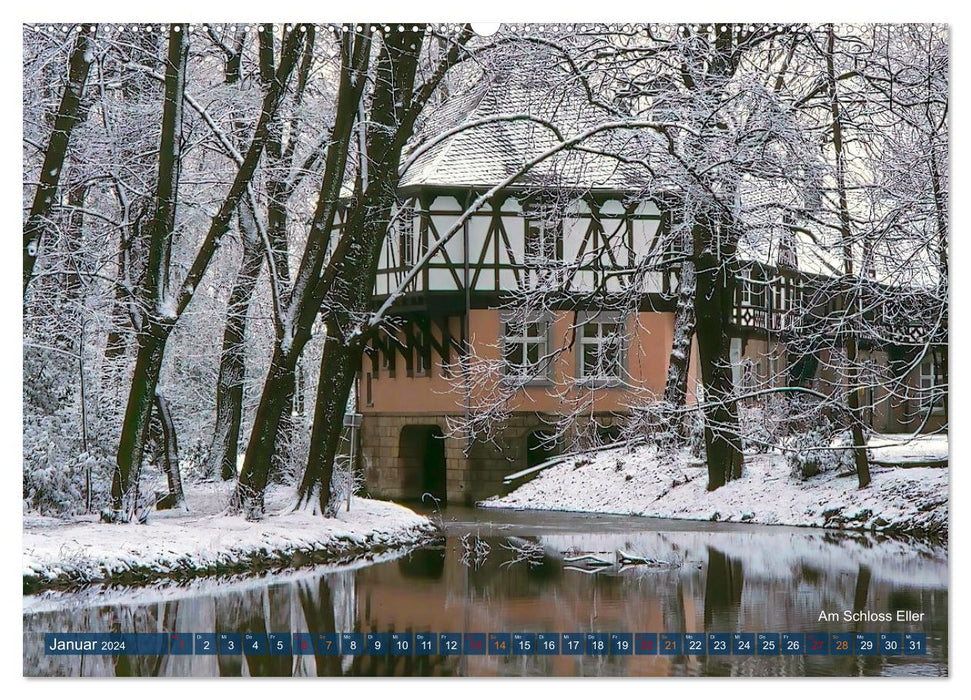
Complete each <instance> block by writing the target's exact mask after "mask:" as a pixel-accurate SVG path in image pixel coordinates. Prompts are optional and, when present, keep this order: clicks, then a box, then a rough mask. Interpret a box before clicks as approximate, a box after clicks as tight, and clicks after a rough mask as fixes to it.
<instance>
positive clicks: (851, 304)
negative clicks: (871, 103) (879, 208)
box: [826, 24, 870, 489]
mask: <svg viewBox="0 0 971 700" xmlns="http://www.w3.org/2000/svg"><path fill="white" fill-rule="evenodd" d="M827 34H828V41H827V52H826V76H827V78H828V80H829V93H830V95H829V96H830V112H831V114H832V118H833V150H834V151H835V152H836V191H837V195H838V198H839V219H840V234H841V236H842V239H843V271H844V272H845V274H846V276H847V279H848V280H850V281H851V282H852V276H853V240H852V230H851V223H850V221H851V219H850V207H849V202H848V200H847V194H846V156H845V153H844V151H843V119H842V116H841V112H840V101H839V93H838V91H837V87H836V67H835V64H834V58H833V55H834V51H835V44H836V34H835V32H834V29H833V25H832V24H831V25H829V31H828V33H827ZM861 272H862V271H861ZM846 301H847V303H846V304H844V313H846V314H847V316H848V319H849V328H848V329H847V330H848V332H847V333H846V341H845V352H846V364H847V375H846V384H847V391H846V403H847V408H848V409H849V414H850V431H851V433H852V436H853V461H854V462H855V463H856V476H857V482H858V483H859V486H860V488H861V489H862V488H864V487H865V486H867V485H869V483H870V464H869V461H868V459H867V454H866V436H865V435H864V434H863V420H862V418H863V417H862V415H861V413H860V395H859V391H860V387H859V367H858V365H857V339H856V332H857V328H859V321H858V319H857V313H858V312H859V311H860V304H859V302H858V298H857V295H856V294H854V293H852V292H851V293H850V294H848V295H847V299H846Z"/></svg>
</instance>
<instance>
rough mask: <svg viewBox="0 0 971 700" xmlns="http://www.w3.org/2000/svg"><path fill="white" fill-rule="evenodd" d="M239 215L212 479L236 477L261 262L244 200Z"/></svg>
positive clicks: (218, 388)
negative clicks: (239, 246)
mask: <svg viewBox="0 0 971 700" xmlns="http://www.w3.org/2000/svg"><path fill="white" fill-rule="evenodd" d="M238 217H239V230H240V238H241V239H242V241H243V258H242V260H241V261H240V265H239V271H238V272H237V273H236V282H235V283H234V285H233V290H232V292H231V293H230V295H229V307H228V310H227V312H226V326H225V329H224V331H223V345H222V354H221V356H220V360H219V380H218V382H217V385H216V425H215V429H214V431H213V436H212V443H211V444H210V447H209V457H208V460H207V462H206V468H205V475H206V478H207V479H214V478H215V477H216V474H217V473H218V474H219V475H220V477H221V478H222V479H223V480H229V479H234V478H236V455H237V453H238V452H239V432H240V425H241V423H242V419H243V380H244V379H245V376H246V357H245V353H244V346H243V344H244V342H245V339H246V319H247V316H248V315H249V306H250V302H251V301H252V298H253V290H254V289H255V288H256V282H257V279H258V277H259V274H260V268H261V267H262V266H263V245H262V242H261V241H260V238H259V234H258V233H257V231H256V224H255V222H254V220H253V218H254V215H253V211H252V209H251V207H250V205H249V203H248V202H247V201H246V200H244V201H243V202H242V203H241V204H240V207H239V211H238Z"/></svg>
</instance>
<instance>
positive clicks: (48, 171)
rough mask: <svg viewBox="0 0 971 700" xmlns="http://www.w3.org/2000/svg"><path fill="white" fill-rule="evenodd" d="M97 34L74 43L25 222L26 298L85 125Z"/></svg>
mask: <svg viewBox="0 0 971 700" xmlns="http://www.w3.org/2000/svg"><path fill="white" fill-rule="evenodd" d="M94 32H95V29H94V27H92V28H91V30H90V31H88V30H87V29H85V28H84V27H83V26H82V28H81V31H80V32H78V35H77V40H76V41H75V42H74V49H73V50H72V51H71V58H70V62H69V67H68V79H67V84H66V85H65V86H64V92H63V94H62V95H61V103H60V105H59V106H58V108H57V116H56V117H55V119H54V130H53V131H52V132H51V135H50V138H49V139H48V141H47V150H46V151H45V152H44V163H43V165H42V166H41V169H40V177H39V180H40V183H39V184H38V185H37V191H36V192H35V193H34V201H33V203H32V204H31V207H30V213H29V214H28V215H27V219H26V221H24V270H23V274H24V289H23V293H24V296H26V294H27V285H29V284H30V280H31V277H33V275H34V265H35V263H36V262H37V257H38V255H39V254H40V244H41V239H42V237H43V235H44V231H45V230H46V229H47V228H48V226H49V225H50V221H51V210H52V208H53V207H54V197H55V195H56V194H57V185H58V182H59V181H60V178H61V170H62V169H63V167H64V159H65V157H66V156H67V148H68V144H69V142H70V140H71V132H72V131H73V130H74V127H75V126H77V124H78V123H79V122H80V121H81V114H82V112H81V93H82V92H83V91H84V84H85V83H86V82H87V80H88V73H89V72H90V68H91V63H92V62H93V59H92V58H91V53H90V51H91V49H90V38H91V37H92V36H93V34H94Z"/></svg>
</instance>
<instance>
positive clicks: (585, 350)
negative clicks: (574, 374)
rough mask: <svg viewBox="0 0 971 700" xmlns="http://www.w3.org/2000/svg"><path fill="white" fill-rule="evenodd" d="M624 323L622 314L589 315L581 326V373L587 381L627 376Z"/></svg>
mask: <svg viewBox="0 0 971 700" xmlns="http://www.w3.org/2000/svg"><path fill="white" fill-rule="evenodd" d="M624 331H625V327H624V321H623V319H622V318H620V317H619V316H612V315H601V316H594V317H590V318H588V319H586V320H585V321H584V322H583V325H582V326H581V327H580V363H579V364H580V367H579V370H580V371H579V376H580V379H581V380H584V381H606V382H615V381H620V380H621V379H623V377H624V365H625V354H626V353H625V350H626V348H625V345H626V342H625V332H624Z"/></svg>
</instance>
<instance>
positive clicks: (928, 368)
mask: <svg viewBox="0 0 971 700" xmlns="http://www.w3.org/2000/svg"><path fill="white" fill-rule="evenodd" d="M946 391H947V383H946V381H945V380H944V372H943V367H942V366H941V362H939V361H938V359H937V357H935V356H934V354H933V353H928V354H927V356H926V357H924V359H923V360H922V361H921V363H920V403H921V406H923V407H924V408H925V409H930V410H931V411H932V412H934V413H939V412H942V411H943V410H944V401H945V400H946V395H945V392H946Z"/></svg>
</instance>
